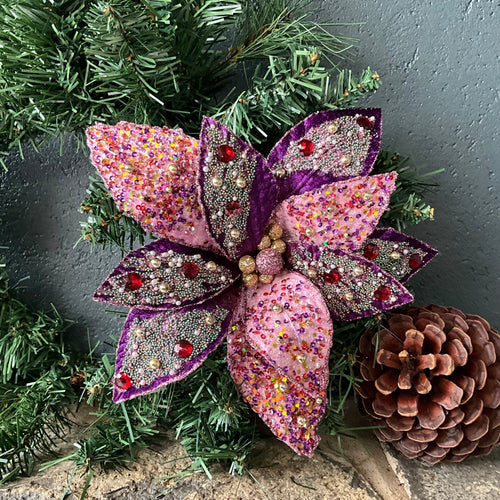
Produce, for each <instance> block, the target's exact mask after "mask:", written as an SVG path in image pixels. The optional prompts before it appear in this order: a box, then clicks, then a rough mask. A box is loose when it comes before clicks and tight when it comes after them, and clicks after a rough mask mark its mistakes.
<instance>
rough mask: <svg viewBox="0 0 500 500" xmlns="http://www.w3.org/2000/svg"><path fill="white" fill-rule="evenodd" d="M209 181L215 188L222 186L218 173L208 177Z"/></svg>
mask: <svg viewBox="0 0 500 500" xmlns="http://www.w3.org/2000/svg"><path fill="white" fill-rule="evenodd" d="M210 182H211V183H212V186H213V187H215V188H220V187H221V186H222V179H221V178H220V177H219V176H218V175H214V176H213V177H212V178H211V179H210Z"/></svg>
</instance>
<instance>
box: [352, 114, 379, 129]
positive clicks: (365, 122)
mask: <svg viewBox="0 0 500 500" xmlns="http://www.w3.org/2000/svg"><path fill="white" fill-rule="evenodd" d="M356 122H357V124H358V125H359V126H360V127H362V128H365V129H368V130H371V129H372V128H373V125H375V120H370V118H368V117H367V116H359V117H358V118H357V119H356Z"/></svg>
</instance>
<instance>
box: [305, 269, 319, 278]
mask: <svg viewBox="0 0 500 500" xmlns="http://www.w3.org/2000/svg"><path fill="white" fill-rule="evenodd" d="M307 276H309V278H316V276H318V271H316V269H308V270H307Z"/></svg>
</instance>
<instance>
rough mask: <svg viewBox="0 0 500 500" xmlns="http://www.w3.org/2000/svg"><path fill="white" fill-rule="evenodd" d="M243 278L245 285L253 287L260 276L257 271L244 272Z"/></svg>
mask: <svg viewBox="0 0 500 500" xmlns="http://www.w3.org/2000/svg"><path fill="white" fill-rule="evenodd" d="M242 280H243V284H244V285H245V286H247V287H252V286H255V285H256V284H257V283H258V282H259V277H258V276H257V275H256V274H255V273H251V274H244V275H243V278H242Z"/></svg>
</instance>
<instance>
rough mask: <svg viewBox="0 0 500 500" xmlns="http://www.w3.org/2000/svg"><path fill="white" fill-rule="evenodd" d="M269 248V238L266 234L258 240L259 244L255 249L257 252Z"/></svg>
mask: <svg viewBox="0 0 500 500" xmlns="http://www.w3.org/2000/svg"><path fill="white" fill-rule="evenodd" d="M270 246H271V238H269V236H268V235H267V234H266V235H264V236H262V239H261V240H260V243H259V244H258V245H257V248H258V249H259V250H265V249H266V248H269V247H270Z"/></svg>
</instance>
